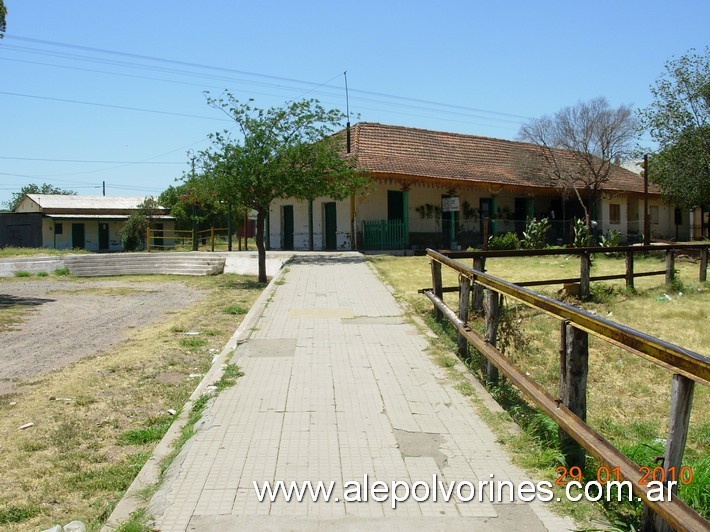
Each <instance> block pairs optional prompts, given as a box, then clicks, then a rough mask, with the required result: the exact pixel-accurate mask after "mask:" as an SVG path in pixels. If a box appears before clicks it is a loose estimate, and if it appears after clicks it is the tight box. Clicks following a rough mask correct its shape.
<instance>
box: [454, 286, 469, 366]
mask: <svg viewBox="0 0 710 532" xmlns="http://www.w3.org/2000/svg"><path fill="white" fill-rule="evenodd" d="M470 300H471V279H469V278H468V277H466V276H464V275H459V319H460V320H461V321H462V322H463V324H464V325H465V324H467V323H468V307H469V305H470ZM457 342H458V345H459V357H460V358H461V360H466V359H467V358H468V340H467V339H466V337H465V336H464V335H462V334H461V333H458V334H457Z"/></svg>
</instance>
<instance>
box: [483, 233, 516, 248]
mask: <svg viewBox="0 0 710 532" xmlns="http://www.w3.org/2000/svg"><path fill="white" fill-rule="evenodd" d="M518 248H520V241H519V240H518V235H516V234H515V233H513V232H509V233H505V234H502V235H492V236H490V237H489V238H488V249H518Z"/></svg>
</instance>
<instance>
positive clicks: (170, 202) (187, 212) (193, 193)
mask: <svg viewBox="0 0 710 532" xmlns="http://www.w3.org/2000/svg"><path fill="white" fill-rule="evenodd" d="M185 179H186V180H185V182H184V183H182V184H181V185H178V186H176V187H174V186H169V187H168V188H167V189H165V190H164V191H163V192H161V193H160V196H158V203H160V205H162V206H164V207H167V208H169V209H170V215H171V216H174V217H175V227H176V229H191V228H192V225H193V222H197V225H198V227H200V228H202V229H209V228H210V227H224V226H225V225H226V224H227V210H228V209H227V205H226V204H224V203H220V202H219V201H218V200H217V199H216V198H215V197H214V196H213V195H212V194H211V193H210V192H208V191H202V190H197V189H196V188H195V186H193V185H194V184H199V183H198V181H199V180H198V179H195V180H194V181H193V180H190V178H189V177H187V178H185ZM194 202H196V203H197V205H198V207H199V208H198V209H196V210H197V213H196V215H193V203H194ZM234 221H235V219H233V220H232V223H234Z"/></svg>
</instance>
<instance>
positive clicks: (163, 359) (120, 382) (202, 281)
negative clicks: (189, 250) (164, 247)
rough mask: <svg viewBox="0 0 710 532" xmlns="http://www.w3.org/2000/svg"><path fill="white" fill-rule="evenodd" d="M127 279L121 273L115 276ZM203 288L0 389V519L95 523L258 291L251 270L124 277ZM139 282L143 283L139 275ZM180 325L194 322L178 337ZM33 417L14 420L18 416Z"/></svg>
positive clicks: (17, 524) (20, 523) (7, 523)
mask: <svg viewBox="0 0 710 532" xmlns="http://www.w3.org/2000/svg"><path fill="white" fill-rule="evenodd" d="M122 279H129V278H122ZM130 279H131V280H133V281H134V282H135V283H136V289H140V288H141V286H142V285H143V286H144V287H145V288H146V289H149V284H148V283H151V282H155V281H159V282H174V283H175V289H176V290H179V289H180V286H182V283H187V284H190V285H193V286H195V287H197V288H201V289H204V290H208V291H209V294H208V296H207V297H206V298H205V299H204V300H202V301H201V302H199V303H197V304H195V305H193V306H192V307H189V308H187V309H185V310H184V311H181V312H180V313H175V314H171V315H169V316H168V317H167V318H166V319H164V320H163V321H161V322H160V323H158V324H155V325H152V326H149V327H146V328H143V329H134V330H133V336H132V338H131V339H130V340H129V341H127V342H125V343H124V344H122V345H121V346H120V347H118V348H116V349H113V350H112V351H110V352H109V353H107V354H103V355H101V356H98V357H94V358H91V359H84V360H81V361H80V362H78V363H75V364H72V365H70V366H67V367H65V368H64V369H62V370H60V371H56V372H54V373H51V374H49V375H47V376H45V377H42V378H38V379H36V380H35V381H33V382H31V383H27V384H26V385H25V386H22V387H21V388H20V392H19V393H18V394H16V395H15V396H5V397H1V398H0V435H1V436H0V455H2V456H3V460H2V461H0V528H2V529H3V530H38V529H44V528H48V527H50V526H51V525H53V524H55V523H68V522H69V521H71V520H73V519H80V520H82V521H84V522H85V523H88V524H89V525H90V528H91V529H97V528H98V527H99V526H100V525H101V523H102V522H103V521H104V520H105V519H106V518H107V517H108V515H109V514H110V512H111V510H112V509H113V507H114V505H115V504H116V502H117V501H118V500H119V499H120V497H121V496H122V495H123V493H124V491H125V489H126V488H127V486H128V485H129V484H130V482H131V481H132V480H133V478H134V476H135V474H136V473H137V472H138V471H139V470H140V468H141V466H142V465H143V463H144V462H145V460H146V459H147V457H148V456H149V455H150V453H151V451H152V448H153V446H154V445H155V443H156V441H157V440H158V439H159V438H160V437H161V436H162V434H163V433H164V432H165V431H166V430H167V428H168V427H169V425H170V423H171V422H172V419H173V418H172V417H171V416H169V414H167V410H168V409H175V410H179V409H180V408H181V407H182V405H183V404H184V403H185V401H186V399H187V397H188V396H189V395H190V393H191V392H192V390H194V388H195V386H196V385H197V383H198V381H199V377H193V378H190V377H189V375H190V374H202V373H205V372H206V371H207V369H208V368H209V366H210V364H211V361H212V358H213V356H214V355H215V354H216V353H219V351H221V349H222V347H223V346H224V344H225V343H226V341H227V340H228V339H229V337H230V336H231V335H232V333H233V332H234V330H235V329H236V327H237V326H238V324H239V323H240V321H241V320H242V318H243V316H241V315H234V314H229V313H226V312H224V311H223V309H224V308H225V307H227V306H228V305H233V304H240V305H242V306H245V307H249V306H251V304H252V303H253V302H254V300H255V299H256V297H258V295H259V293H260V292H261V286H260V285H257V284H256V283H255V282H254V281H253V279H251V278H247V277H242V276H234V275H224V276H217V277H204V278H185V277H179V278H177V277H170V276H151V277H135V278H130ZM144 283H145V284H144ZM185 331H203V333H204V334H202V335H200V336H199V338H200V340H203V341H201V342H199V343H197V344H194V345H193V344H190V345H185V344H181V340H184V339H185V338H186V336H185V334H184V332H185ZM28 422H33V423H34V426H33V427H31V428H28V429H26V430H19V427H20V426H21V425H24V424H25V423H28Z"/></svg>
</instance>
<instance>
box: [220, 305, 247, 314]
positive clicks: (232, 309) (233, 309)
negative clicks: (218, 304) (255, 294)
mask: <svg viewBox="0 0 710 532" xmlns="http://www.w3.org/2000/svg"><path fill="white" fill-rule="evenodd" d="M222 312H224V313H225V314H234V315H236V316H241V315H242V314H246V313H247V312H249V309H248V308H246V307H243V306H242V305H229V306H228V307H224V308H223V309H222Z"/></svg>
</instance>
